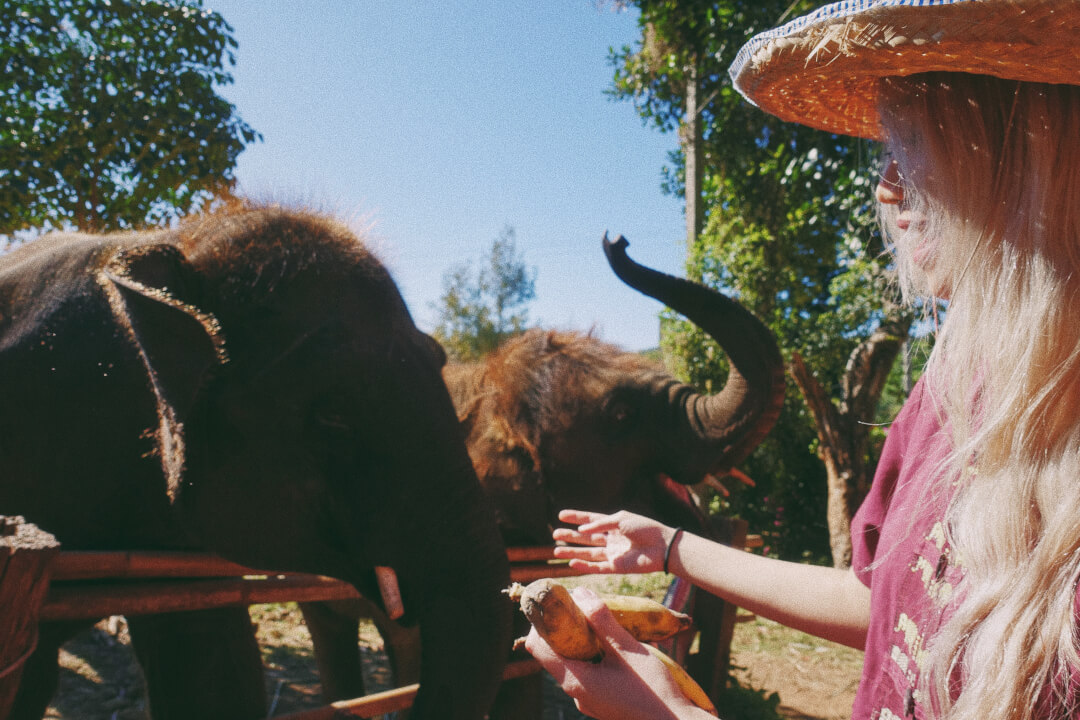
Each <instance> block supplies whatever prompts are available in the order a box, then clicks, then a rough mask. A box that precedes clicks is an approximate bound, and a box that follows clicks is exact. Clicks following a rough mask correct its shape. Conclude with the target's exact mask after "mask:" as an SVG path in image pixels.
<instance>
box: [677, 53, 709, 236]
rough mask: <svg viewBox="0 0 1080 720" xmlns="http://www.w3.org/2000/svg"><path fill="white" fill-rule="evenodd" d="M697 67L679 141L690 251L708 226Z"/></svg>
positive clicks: (693, 67) (690, 71)
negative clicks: (704, 192)
mask: <svg viewBox="0 0 1080 720" xmlns="http://www.w3.org/2000/svg"><path fill="white" fill-rule="evenodd" d="M698 86H699V82H698V73H697V64H696V62H695V63H692V64H691V65H690V67H689V68H688V70H687V73H686V114H685V115H684V116H683V124H682V127H681V128H679V141H680V142H681V143H682V146H683V157H684V158H685V162H686V247H687V250H689V249H690V248H693V247H694V245H695V244H697V239H698V237H699V236H700V235H701V231H702V230H703V229H704V225H705V203H704V202H703V201H702V198H701V185H702V182H703V179H704V176H705V163H704V159H703V158H702V145H703V144H704V142H703V139H702V128H701V108H700V106H699V104H698V90H699V87H698Z"/></svg>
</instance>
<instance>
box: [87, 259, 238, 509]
mask: <svg viewBox="0 0 1080 720" xmlns="http://www.w3.org/2000/svg"><path fill="white" fill-rule="evenodd" d="M98 282H99V284H100V285H101V287H102V288H103V289H104V290H105V294H106V296H107V297H108V299H109V305H110V307H111V309H112V312H113V316H114V318H115V320H116V322H117V325H118V326H119V328H120V330H121V332H123V333H124V334H126V335H127V338H128V340H129V341H130V342H131V343H132V344H133V345H134V347H135V348H136V350H137V351H138V354H139V356H140V358H141V359H142V362H143V366H144V367H145V369H146V373H147V378H148V380H149V385H150V387H151V389H152V390H153V393H154V397H155V400H156V403H157V421H158V425H157V428H154V429H153V430H152V432H153V434H154V440H155V444H156V450H157V453H158V455H159V457H160V460H161V467H162V470H163V472H164V474H165V481H166V491H167V493H168V496H169V500H170V502H175V501H176V498H177V496H178V494H179V491H180V485H181V481H182V476H183V469H184V458H185V455H184V420H185V418H186V417H187V416H188V413H189V412H190V411H191V408H192V406H193V405H194V404H195V401H196V399H197V397H198V393H199V391H200V389H201V388H202V386H203V384H204V383H205V381H206V378H207V374H208V373H209V372H210V371H211V370H212V369H213V368H214V367H216V366H217V365H220V364H221V363H224V362H225V361H226V359H227V358H226V355H225V344H224V338H223V337H222V335H221V331H220V328H219V326H218V323H217V321H216V320H215V318H214V317H213V316H212V315H210V314H208V313H204V312H202V311H200V310H199V309H198V308H197V307H195V305H194V304H193V302H194V298H196V297H197V295H198V287H199V276H198V274H197V272H196V271H195V269H194V268H193V267H192V266H191V264H190V263H188V261H187V260H186V259H185V258H184V256H183V254H182V253H181V252H180V250H179V249H178V248H176V247H174V246H172V245H166V244H150V245H140V246H137V247H135V248H131V249H127V250H122V251H120V252H118V253H117V254H116V255H115V256H113V258H112V259H111V260H110V261H109V262H108V263H107V264H106V265H105V266H104V267H103V268H102V270H101V272H100V275H99V279H98Z"/></svg>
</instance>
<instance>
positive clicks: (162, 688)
mask: <svg viewBox="0 0 1080 720" xmlns="http://www.w3.org/2000/svg"><path fill="white" fill-rule="evenodd" d="M128 627H129V628H130V630H131V640H132V644H133V645H134V647H135V654H136V656H137V657H138V659H139V663H140V664H141V665H142V668H143V674H144V675H145V676H146V687H147V696H148V698H149V703H150V711H151V715H152V716H153V718H154V720H173V719H174V718H175V719H179V718H206V719H208V720H212V719H216V718H220V719H221V720H226V718H227V719H228V720H255V719H256V718H265V717H266V711H267V708H266V689H265V686H264V680H263V667H262V658H261V657H260V655H259V646H258V644H257V643H256V641H255V632H254V627H253V626H252V623H251V618H250V616H249V615H248V611H247V608H246V607H230V608H217V609H213V610H196V611H191V612H179V613H164V614H161V615H143V616H134V617H129V618H128Z"/></svg>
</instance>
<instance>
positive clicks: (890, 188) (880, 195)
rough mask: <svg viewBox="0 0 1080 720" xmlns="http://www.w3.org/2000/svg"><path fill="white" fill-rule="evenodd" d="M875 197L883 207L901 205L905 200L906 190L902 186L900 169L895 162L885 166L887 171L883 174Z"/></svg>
mask: <svg viewBox="0 0 1080 720" xmlns="http://www.w3.org/2000/svg"><path fill="white" fill-rule="evenodd" d="M874 197H876V198H877V201H878V202H879V203H882V204H883V205H899V204H900V203H901V202H902V201H903V200H904V188H903V187H902V186H901V185H900V169H899V168H898V167H897V165H896V161H895V160H890V161H889V164H888V165H886V166H885V171H884V172H883V173H881V179H879V180H878V185H877V189H876V190H874Z"/></svg>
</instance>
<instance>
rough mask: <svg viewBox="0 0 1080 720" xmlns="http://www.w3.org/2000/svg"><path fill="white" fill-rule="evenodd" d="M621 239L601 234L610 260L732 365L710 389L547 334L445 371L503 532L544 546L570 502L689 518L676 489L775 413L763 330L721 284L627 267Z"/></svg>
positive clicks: (743, 449) (592, 341)
mask: <svg viewBox="0 0 1080 720" xmlns="http://www.w3.org/2000/svg"><path fill="white" fill-rule="evenodd" d="M627 244H628V243H627V242H626V240H625V239H623V238H619V240H618V241H617V242H615V243H611V242H609V241H608V240H607V238H605V239H604V248H605V252H606V254H607V257H608V261H609V263H610V264H611V266H612V269H613V270H614V271H615V272H616V274H617V275H618V276H619V277H620V278H621V279H622V280H623V281H624V282H626V283H627V284H629V285H630V286H632V287H634V288H635V289H637V290H639V291H641V292H643V293H645V294H647V295H649V296H651V297H654V298H656V299H658V300H660V301H661V302H663V303H665V304H666V305H668V306H669V307H671V308H672V309H674V310H676V311H677V312H680V313H682V314H683V315H685V316H686V317H687V318H688V319H690V320H691V321H692V322H694V323H695V324H696V325H698V326H699V327H701V328H702V329H703V330H705V331H706V332H707V333H708V334H709V335H710V336H712V337H713V338H714V339H715V340H716V341H717V342H718V343H719V344H720V346H721V347H722V348H723V349H724V350H725V352H726V353H727V354H728V357H729V359H730V361H731V371H730V373H729V376H728V380H727V383H726V384H725V386H724V387H723V389H722V390H720V391H719V392H718V393H716V394H713V395H705V394H702V393H699V392H698V391H697V390H695V389H694V388H692V387H690V386H689V385H686V384H685V383H682V382H679V381H678V380H677V379H676V378H674V377H673V376H672V375H671V374H670V373H668V372H667V371H665V370H664V369H663V368H661V367H660V366H658V365H657V364H656V363H654V362H652V361H650V360H648V359H646V358H644V357H642V356H641V355H639V354H636V353H628V352H624V351H622V350H620V349H619V348H617V347H615V346H613V345H609V344H606V343H603V342H600V341H599V340H597V339H596V338H593V337H591V336H588V335H582V334H579V333H571V332H558V331H552V330H531V331H528V332H526V333H525V334H523V335H521V336H518V337H516V338H512V339H510V340H508V341H506V342H505V343H504V344H503V345H502V346H500V347H499V348H497V349H496V350H495V351H494V352H493V353H492V354H490V355H489V356H488V357H487V358H485V359H484V360H482V361H481V362H479V363H475V364H468V365H454V364H451V365H448V366H447V367H446V368H445V369H444V371H443V376H444V378H445V379H446V382H447V386H448V387H449V389H450V394H451V397H452V398H453V399H454V404H455V406H456V407H457V411H458V415H459V417H460V418H461V419H462V423H463V425H464V428H465V431H466V435H467V444H468V447H469V454H470V456H471V457H472V460H473V464H474V465H475V466H476V468H477V472H478V474H479V475H480V481H481V483H482V484H483V486H484V489H485V490H486V491H487V492H488V493H489V494H490V495H491V496H492V497H493V499H494V501H495V505H496V512H498V514H499V522H500V526H501V527H502V529H503V532H504V535H505V537H506V539H507V542H510V543H516V544H527V543H537V542H540V543H543V542H550V529H551V526H552V525H553V524H554V523H556V514H557V512H558V511H559V510H560V509H562V508H567V507H573V508H580V509H588V510H595V511H598V512H614V511H616V510H619V509H627V510H633V511H636V512H640V513H644V514H646V515H651V516H653V517H658V518H660V519H662V520H666V521H668V522H672V523H677V524H689V522H690V521H689V520H688V519H687V518H686V517H685V514H686V512H687V510H686V507H685V505H686V503H685V499H684V496H685V493H683V492H680V491H679V489H678V488H677V487H676V486H677V485H678V484H682V485H688V484H694V483H698V482H701V481H702V480H703V479H704V478H705V476H706V475H708V474H716V475H723V474H724V473H725V472H727V471H728V470H730V469H731V468H733V467H735V465H736V464H738V463H739V462H740V461H741V460H743V459H744V458H745V457H746V456H747V455H748V454H749V453H750V451H751V450H753V448H754V447H755V446H756V445H757V444H758V443H759V442H760V441H761V440H762V439H763V438H764V437H765V435H766V434H767V433H768V432H769V430H770V429H771V428H772V426H773V424H774V423H775V421H776V418H777V416H778V414H779V412H780V408H781V405H782V403H783V393H784V369H783V362H782V360H781V356H780V352H779V350H778V348H777V346H776V342H775V340H774V338H773V336H772V334H771V333H770V332H769V330H768V329H767V328H766V327H765V326H764V325H763V324H762V323H761V322H760V321H759V320H757V318H755V317H754V316H753V315H752V314H751V313H749V312H748V311H747V310H746V309H745V308H743V307H742V306H740V305H739V304H738V303H736V302H734V301H733V300H731V299H730V298H728V297H726V296H724V295H723V294H721V293H718V292H716V291H713V290H711V289H708V288H705V287H703V286H701V285H697V284H695V283H692V282H689V281H687V280H684V279H682V278H676V277H672V276H669V275H665V274H663V273H659V272H656V271H654V270H650V269H648V268H645V267H642V266H640V265H638V264H636V263H634V262H633V261H632V260H630V259H629V258H628V257H627V255H626V246H627ZM672 481H674V482H672ZM691 526H693V525H691Z"/></svg>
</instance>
